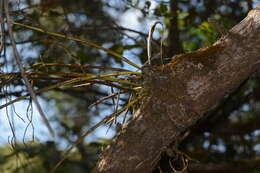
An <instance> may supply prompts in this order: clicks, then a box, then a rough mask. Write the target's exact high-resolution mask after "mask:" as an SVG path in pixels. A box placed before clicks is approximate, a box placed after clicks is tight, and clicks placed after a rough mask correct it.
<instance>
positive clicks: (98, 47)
mask: <svg viewBox="0 0 260 173" xmlns="http://www.w3.org/2000/svg"><path fill="white" fill-rule="evenodd" d="M12 23H13V24H14V25H18V26H21V27H25V28H27V29H31V30H34V31H38V32H41V33H45V34H47V35H50V36H54V37H59V38H63V39H66V40H73V41H76V42H79V43H81V44H83V45H87V46H91V47H95V48H97V49H100V50H103V51H105V52H107V53H108V54H110V55H112V56H114V57H116V58H117V59H119V60H121V61H125V62H126V63H128V64H129V65H131V66H133V67H135V68H137V69H139V70H140V69H141V68H140V67H139V66H138V65H136V64H135V63H133V62H132V61H130V60H128V59H127V58H125V57H123V56H122V55H120V54H118V53H116V52H115V51H112V50H110V49H107V48H105V47H102V46H100V45H98V44H96V43H93V42H90V41H87V40H81V39H79V38H75V37H71V36H67V35H63V34H59V33H55V32H50V31H46V30H44V29H42V28H39V27H35V26H30V25H26V24H23V23H18V22H12Z"/></svg>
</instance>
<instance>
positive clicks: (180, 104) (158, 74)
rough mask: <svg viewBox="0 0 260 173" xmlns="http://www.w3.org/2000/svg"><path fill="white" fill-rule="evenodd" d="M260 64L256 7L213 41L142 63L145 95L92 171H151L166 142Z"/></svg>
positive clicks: (177, 137) (259, 20)
mask: <svg viewBox="0 0 260 173" xmlns="http://www.w3.org/2000/svg"><path fill="white" fill-rule="evenodd" d="M258 7H259V6H258ZM259 66H260V9H259V8H258V9H254V10H251V11H250V12H249V14H248V16H247V17H246V18H245V19H244V20H243V21H242V22H240V23H239V24H238V25H236V26H235V27H234V28H232V29H231V30H230V32H229V34H227V35H226V36H223V37H222V38H221V39H220V40H219V41H217V42H216V43H215V44H214V45H213V46H210V47H207V48H202V49H199V50H197V51H194V52H190V53H186V54H181V55H177V56H174V57H173V59H172V61H171V62H170V63H169V64H166V65H163V66H157V67H155V66H153V67H144V68H143V75H144V81H145V82H144V88H145V92H147V93H148V95H147V96H146V97H145V98H144V100H143V102H142V105H141V107H140V109H139V111H137V112H136V113H135V115H134V117H135V118H134V119H133V120H131V121H129V122H128V123H127V124H125V125H124V126H123V128H122V130H121V132H120V133H118V134H117V135H116V136H115V137H114V139H113V140H112V142H111V144H110V145H109V146H108V147H107V149H106V150H105V151H104V152H103V154H102V157H101V159H100V161H99V162H98V164H97V166H96V168H95V170H94V172H98V173H99V172H100V173H134V172H135V173H149V172H152V170H153V169H154V166H155V165H156V164H157V162H158V160H159V159H160V155H161V153H162V152H163V151H165V150H166V149H167V147H168V146H169V145H170V144H172V143H173V142H177V141H178V140H180V138H181V136H182V134H183V133H184V132H185V131H186V130H188V129H189V128H190V127H191V125H194V124H195V123H196V122H197V120H199V119H201V118H203V115H204V113H205V112H207V111H209V110H210V109H212V108H214V107H216V106H217V105H218V103H220V102H221V100H223V99H224V98H225V97H226V96H227V95H228V94H229V93H231V92H232V91H233V90H234V89H236V88H237V87H238V86H239V84H240V83H241V82H243V81H244V80H245V79H246V78H248V77H249V76H250V74H251V73H252V72H254V71H255V70H256V69H257V68H258V67H259ZM204 116H205V115H204ZM216 123H217V122H216Z"/></svg>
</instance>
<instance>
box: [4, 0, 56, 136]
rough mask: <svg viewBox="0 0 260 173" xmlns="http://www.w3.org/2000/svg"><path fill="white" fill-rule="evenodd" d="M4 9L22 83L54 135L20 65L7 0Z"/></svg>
mask: <svg viewBox="0 0 260 173" xmlns="http://www.w3.org/2000/svg"><path fill="white" fill-rule="evenodd" d="M4 9H5V15H6V22H7V26H8V32H9V37H10V41H11V44H12V48H13V53H14V57H15V60H16V63H17V65H18V67H19V70H20V72H21V75H22V78H23V80H24V84H25V86H26V88H27V90H28V92H29V93H30V95H31V97H32V99H33V101H34V103H35V105H36V107H37V109H38V111H39V114H40V115H41V117H42V119H43V121H44V123H45V125H46V126H47V128H48V130H49V132H50V133H51V135H52V136H55V134H54V131H53V129H52V127H51V126H50V124H49V122H48V119H47V118H46V116H45V114H44V112H43V110H42V108H41V106H40V104H39V102H38V100H37V97H36V95H35V93H34V91H33V89H32V86H31V84H30V82H29V80H28V78H27V75H26V73H25V70H24V68H23V65H22V62H21V56H20V54H19V53H18V50H17V48H16V43H15V39H14V35H13V29H12V24H11V21H10V16H9V11H8V0H5V1H4Z"/></svg>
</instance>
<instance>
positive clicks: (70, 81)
mask: <svg viewBox="0 0 260 173" xmlns="http://www.w3.org/2000/svg"><path fill="white" fill-rule="evenodd" d="M128 74H140V72H128V71H126V72H111V73H105V74H100V75H91V74H90V76H87V77H77V78H74V79H70V80H66V81H64V82H60V83H57V84H55V85H51V86H48V87H45V88H42V89H39V90H35V91H34V92H35V93H36V94H39V93H42V92H45V91H49V90H52V89H55V88H59V87H64V86H68V85H71V84H75V83H77V82H83V81H87V80H93V79H103V78H106V77H110V76H118V75H128ZM28 96H29V95H25V96H21V97H18V98H16V99H14V100H11V101H10V102H8V103H5V104H4V105H1V106H0V109H2V108H4V107H6V106H9V105H10V104H13V103H15V102H17V101H20V100H22V99H25V98H27V97H28Z"/></svg>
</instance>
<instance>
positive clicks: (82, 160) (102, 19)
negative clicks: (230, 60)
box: [0, 0, 259, 172]
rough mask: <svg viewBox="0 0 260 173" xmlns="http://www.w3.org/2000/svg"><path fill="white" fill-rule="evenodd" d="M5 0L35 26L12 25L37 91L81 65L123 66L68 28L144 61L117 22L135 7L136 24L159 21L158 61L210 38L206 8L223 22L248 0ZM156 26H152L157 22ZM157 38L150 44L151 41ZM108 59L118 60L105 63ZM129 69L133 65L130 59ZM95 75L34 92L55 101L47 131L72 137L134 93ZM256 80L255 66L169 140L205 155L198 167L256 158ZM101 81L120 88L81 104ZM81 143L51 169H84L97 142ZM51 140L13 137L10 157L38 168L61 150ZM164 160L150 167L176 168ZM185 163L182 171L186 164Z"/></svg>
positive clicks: (6, 85) (9, 82) (8, 62)
mask: <svg viewBox="0 0 260 173" xmlns="http://www.w3.org/2000/svg"><path fill="white" fill-rule="evenodd" d="M1 2H2V1H1ZM9 6H10V8H9V10H10V15H11V17H12V20H14V21H16V22H18V23H21V24H25V25H26V26H34V27H37V28H42V29H43V30H42V31H43V32H36V31H34V30H32V29H36V28H29V27H27V28H26V27H25V26H21V25H20V26H19V25H15V24H14V32H15V39H16V44H17V46H19V53H20V54H21V55H22V57H23V65H24V67H26V70H27V72H30V73H28V78H29V79H30V81H32V82H33V87H34V90H35V91H37V90H40V89H42V88H45V87H47V86H53V85H56V84H61V83H62V82H65V81H67V80H72V79H74V78H75V77H79V76H82V74H86V73H89V74H104V72H111V71H114V70H116V71H120V72H121V71H124V70H123V68H124V69H125V68H129V66H126V63H123V61H122V59H121V60H120V59H118V58H116V57H115V56H111V55H110V54H109V52H107V53H104V51H101V50H100V49H95V48H92V47H86V46H85V45H84V44H82V42H80V41H73V40H71V39H67V38H68V37H73V38H81V39H82V40H89V41H91V43H96V44H98V45H102V46H103V47H106V48H109V49H110V50H113V51H114V52H116V53H118V54H119V55H124V56H127V57H128V58H129V57H130V58H131V60H132V61H135V62H141V63H144V62H145V61H146V60H147V55H146V40H145V38H146V37H147V32H141V31H140V30H138V31H137V30H133V29H130V28H125V27H123V26H120V22H119V21H118V16H120V15H122V14H126V13H128V12H129V11H131V10H132V11H134V12H135V13H140V14H141V15H139V22H140V24H142V23H143V24H146V22H147V21H153V20H161V21H163V22H164V24H165V25H166V28H167V32H166V35H167V40H165V46H164V50H165V54H164V58H165V59H164V61H165V62H164V63H166V62H168V60H169V58H170V57H172V56H173V55H176V54H179V53H184V52H187V51H191V50H196V49H198V48H200V47H205V46H208V45H210V44H212V43H213V42H214V41H215V40H216V39H217V38H219V35H218V34H217V33H216V32H215V30H214V28H212V27H211V26H210V25H209V24H208V22H207V19H208V17H213V18H215V19H216V20H218V21H220V22H221V23H222V24H223V25H224V26H225V27H226V28H230V27H231V26H233V25H234V24H236V23H238V22H239V21H240V20H241V19H243V18H244V17H245V15H246V14H247V12H248V11H249V10H250V9H252V7H253V1H173V0H171V1H98V0H91V1H86V2H85V1H70V0H69V1H63V0H55V1H40V2H38V1H37V2H36V1H30V0H29V1H12V2H10V4H9ZM1 13H2V14H1V15H2V19H3V17H4V16H5V15H6V14H5V13H4V10H1ZM3 25H4V23H2V28H1V29H2V31H3V33H4V34H3V35H4V36H5V37H2V38H4V40H3V44H1V48H2V47H3V49H0V50H2V51H1V55H2V56H1V57H2V58H1V67H2V71H3V74H2V76H1V93H2V94H1V98H2V99H5V98H11V100H12V99H13V98H14V97H17V98H20V97H21V96H23V95H26V94H27V90H26V87H25V86H24V85H23V82H22V78H21V76H20V75H19V73H15V72H17V70H18V68H17V66H16V64H15V62H14V60H13V57H12V56H8V55H10V40H9V38H8V34H7V32H8V31H7V30H4V27H3ZM147 27H149V26H148V25H147V26H146V29H147ZM47 31H48V32H57V33H61V34H63V35H65V36H66V37H67V38H66V37H65V38H62V37H55V36H54V35H51V34H50V33H47ZM158 32H159V33H162V31H161V30H160V29H159V30H158ZM158 43H159V39H156V40H155V41H154V44H155V45H154V46H153V47H155V48H154V51H155V52H158V50H159V49H158V50H157V49H156V45H159V44H158ZM157 47H158V48H159V46H157ZM155 63H156V62H153V63H152V64H155ZM94 65H95V68H94V67H93V66H94ZM96 66H98V67H96ZM110 67H115V68H120V69H109V68H110ZM131 70H132V71H135V69H134V70H133V68H131ZM39 72H41V73H39ZM10 73H12V74H10ZM14 73H15V74H14ZM130 74H131V75H128V76H126V77H127V81H128V82H129V81H130V82H132V83H135V84H137V85H136V86H140V83H141V82H142V80H140V79H139V75H138V74H135V73H130ZM97 79H98V80H97ZM97 79H93V80H90V81H87V82H79V83H76V84H74V85H72V86H70V87H65V86H63V85H60V87H56V88H53V89H52V90H48V91H46V92H42V93H37V94H38V95H39V96H40V97H41V98H43V99H44V100H46V101H47V102H46V103H48V102H50V101H51V102H52V105H55V107H52V110H53V115H52V118H51V119H52V121H53V122H56V124H57V128H56V129H57V130H55V131H56V133H57V134H58V137H57V138H60V139H62V141H65V142H66V143H67V144H70V145H72V144H73V143H74V141H75V139H77V138H80V136H81V135H82V134H83V133H84V132H85V131H86V128H87V127H89V125H90V123H91V121H93V119H94V118H96V117H97V116H104V114H105V112H107V110H108V109H109V110H110V111H113V109H114V110H120V108H121V107H123V106H124V105H127V103H128V102H129V99H128V98H129V97H130V96H131V95H132V96H131V97H132V98H134V96H133V95H136V94H138V91H136V90H135V89H133V88H134V87H135V85H133V84H129V83H127V84H126V83H125V82H124V83H122V80H123V78H115V79H116V81H114V82H113V81H111V80H110V81H109V80H106V79H104V78H97ZM258 80H259V77H258V74H257V73H256V74H254V75H252V77H250V78H249V79H248V80H247V81H245V82H244V83H243V85H241V87H240V88H239V89H238V90H236V91H235V92H234V93H233V94H232V95H229V96H228V97H227V98H226V99H225V101H224V102H223V103H222V104H221V105H220V106H218V107H217V108H215V109H214V110H212V111H210V112H209V113H208V114H209V116H208V117H209V118H207V119H204V120H202V121H201V122H200V124H198V125H196V126H195V127H194V129H192V130H190V134H189V136H187V137H186V138H185V139H184V140H183V141H182V143H180V144H179V149H180V150H182V151H183V152H185V153H187V154H188V155H189V156H190V157H191V158H193V159H194V160H198V161H199V163H200V165H201V166H203V165H204V166H207V165H208V164H209V163H214V165H213V166H212V167H210V168H212V169H209V170H207V171H208V172H210V171H212V172H214V171H215V172H216V170H217V172H221V171H222V172H225V171H226V170H220V169H218V168H219V167H220V166H223V165H221V164H220V163H223V162H224V163H226V164H228V163H230V162H232V161H235V160H243V163H248V164H254V163H258V162H259V161H258V160H257V159H254V158H256V156H257V155H259V146H258V145H259V144H258V142H259V133H258V125H257V124H259V123H257V122H258V118H257V110H258V108H257V105H258V96H257V95H258V94H257V93H258V85H257V84H258ZM99 84H101V85H102V86H101V85H99ZM103 85H108V86H109V89H110V87H111V88H113V89H111V92H113V93H115V94H114V95H117V94H116V93H117V92H120V93H121V92H122V94H120V97H118V96H115V97H114V99H111V98H112V96H111V98H110V100H108V101H103V102H101V103H100V104H97V105H95V107H94V108H91V109H90V108H88V106H90V105H91V104H92V103H95V102H96V101H98V100H100V99H101V98H103V97H106V96H107V95H109V94H108V92H107V90H108V89H107V88H105V87H103ZM131 97H130V101H131ZM101 100H102V99H101ZM118 100H119V101H118ZM132 100H134V99H132ZM28 101H29V102H30V101H31V100H30V99H29V100H28ZM113 104H114V105H115V106H113ZM4 107H6V105H4V104H3V105H2V106H1V108H4ZM113 107H114V108H113ZM131 112H132V109H129V111H128V114H129V116H131ZM122 119H123V118H122ZM118 121H119V120H117V122H118ZM112 122H115V120H114V121H112ZM114 124H116V123H113V124H112V126H114ZM223 127H225V128H223ZM227 127H228V128H227ZM87 142H88V141H85V143H83V142H81V143H79V144H78V145H76V146H77V152H73V154H72V155H73V156H71V157H69V159H67V160H66V161H65V162H64V164H62V165H61V166H60V167H59V168H58V171H64V170H67V171H68V170H69V169H71V171H69V172H72V170H74V171H75V170H81V171H90V170H91V169H92V168H93V167H94V165H95V164H94V163H95V162H96V160H97V153H98V152H100V151H101V148H103V147H104V145H106V143H107V142H106V141H105V140H101V141H97V142H93V143H90V144H86V143H87ZM57 145H58V144H55V143H53V142H47V143H46V144H33V145H32V144H31V145H29V144H27V145H25V146H24V147H22V149H21V148H20V145H19V147H18V145H15V143H14V144H13V146H14V150H13V153H14V156H17V154H21V155H23V157H25V158H30V160H31V161H33V162H37V163H39V164H37V165H39V167H44V169H45V170H46V172H47V171H49V170H50V169H51V168H52V167H53V166H54V165H55V164H56V162H57V161H58V160H60V159H61V157H62V155H61V149H58V147H57ZM44 147H47V148H48V149H50V148H52V150H48V153H46V152H45V151H46V149H44ZM15 154H16V155H15ZM11 156H12V155H11ZM8 158H9V157H7V156H6V155H5V157H3V162H2V163H3V164H5V165H6V164H7V160H8ZM18 158H19V157H18ZM50 158H51V159H50ZM6 159H7V160H6ZM172 159H173V158H170V157H169V156H167V155H166V154H165V157H163V158H162V160H161V164H160V165H158V168H157V169H156V170H155V172H156V171H157V172H158V171H159V172H160V170H161V171H164V172H167V171H168V172H171V171H172V168H171V165H170V164H169V162H174V163H175V164H174V165H177V166H176V167H175V169H176V170H177V169H181V168H182V166H183V165H181V163H182V161H181V159H180V160H175V161H173V160H172ZM39 160H40V161H39ZM23 162H24V164H23ZM21 163H22V164H21V165H22V166H18V167H19V169H20V168H21V171H23V170H26V169H29V170H30V171H31V172H32V170H33V169H35V170H38V167H37V166H36V167H35V166H34V167H30V165H31V164H29V163H30V162H26V161H24V159H23V158H21ZM178 164H179V167H178ZM245 165H246V164H245ZM256 165H257V164H256ZM18 167H17V169H18ZM245 167H246V166H245ZM203 168H205V167H203ZM246 168H248V169H247V171H248V172H250V171H251V172H253V171H257V170H258V169H259V167H257V166H253V167H246ZM44 169H43V171H44ZM12 171H15V170H12ZM190 171H191V172H192V170H190ZM200 171H202V170H200Z"/></svg>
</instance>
